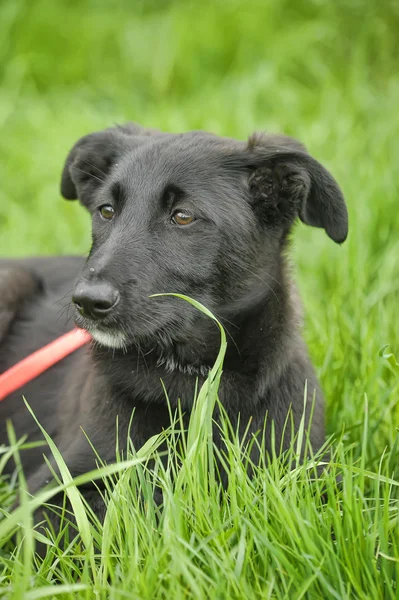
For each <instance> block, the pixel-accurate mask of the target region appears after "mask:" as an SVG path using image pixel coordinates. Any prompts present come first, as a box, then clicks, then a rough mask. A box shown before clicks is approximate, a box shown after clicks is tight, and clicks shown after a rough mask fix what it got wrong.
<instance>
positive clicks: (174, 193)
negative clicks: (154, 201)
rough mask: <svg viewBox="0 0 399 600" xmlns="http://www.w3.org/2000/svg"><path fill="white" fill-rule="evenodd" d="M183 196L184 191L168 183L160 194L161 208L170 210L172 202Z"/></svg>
mask: <svg viewBox="0 0 399 600" xmlns="http://www.w3.org/2000/svg"><path fill="white" fill-rule="evenodd" d="M183 196H184V191H183V190H182V189H181V188H180V187H179V186H177V185H175V184H173V183H168V184H167V185H165V187H164V189H163V191H162V193H161V203H162V207H163V208H165V209H168V208H170V207H171V205H172V204H173V202H174V201H176V200H178V199H179V198H182V197H183Z"/></svg>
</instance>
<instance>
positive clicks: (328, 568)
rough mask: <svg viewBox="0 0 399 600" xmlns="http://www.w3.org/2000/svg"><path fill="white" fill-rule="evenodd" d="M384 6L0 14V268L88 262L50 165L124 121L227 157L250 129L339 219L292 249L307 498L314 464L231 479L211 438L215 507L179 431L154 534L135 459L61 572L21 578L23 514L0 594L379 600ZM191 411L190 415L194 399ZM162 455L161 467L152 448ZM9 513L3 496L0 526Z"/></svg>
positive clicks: (389, 266)
mask: <svg viewBox="0 0 399 600" xmlns="http://www.w3.org/2000/svg"><path fill="white" fill-rule="evenodd" d="M398 6H399V5H398V3H397V2H394V1H393V0H392V1H389V0H385V1H384V2H381V1H377V0H369V1H367V2H366V1H365V0H363V1H362V0H352V1H350V2H349V0H347V1H345V0H336V1H335V2H323V1H322V0H310V1H309V2H305V0H298V1H295V2H291V1H289V0H248V1H247V2H245V3H244V2H239V1H238V0H226V1H222V0H214V1H211V0H204V2H202V3H199V2H197V3H193V2H190V1H188V2H177V1H175V2H173V1H168V0H164V1H163V2H161V1H159V2H157V1H156V0H146V1H145V2H144V0H143V1H136V2H133V1H128V0H125V1H124V0H121V1H119V2H116V0H115V1H114V0H107V1H106V0H96V1H94V0H86V1H85V2H81V1H77V0H74V1H72V0H68V1H67V0H53V1H52V2H48V1H44V0H30V1H28V0H26V1H23V0H3V1H2V2H1V3H0V84H1V94H0V133H1V135H0V182H1V183H0V254H1V255H19V256H21V255H25V254H35V253H36V254H38V253H41V254H50V253H84V252H87V250H88V248H89V245H90V232H89V221H88V217H87V216H86V215H85V213H84V211H83V209H82V208H80V207H79V206H78V205H77V203H68V202H65V201H62V200H61V198H60V197H59V192H58V185H59V178H60V172H61V168H62V164H63V161H64V159H65V156H66V154H67V152H68V150H69V148H70V147H71V145H72V144H73V143H74V142H75V141H76V139H77V138H78V137H80V136H81V135H83V134H85V133H87V132H90V131H93V130H96V129H101V128H103V127H106V126H109V125H110V124H112V123H113V122H123V121H125V120H136V121H138V122H140V123H142V124H144V125H148V126H154V127H159V128H161V129H165V130H171V131H183V130H187V129H193V128H203V129H208V130H212V131H214V132H216V133H221V134H225V135H232V136H236V137H240V138H244V137H245V136H247V135H248V134H249V133H251V132H252V131H254V130H259V129H265V130H269V131H278V132H285V133H287V134H290V135H292V136H294V137H296V138H298V139H300V140H301V141H303V142H304V143H305V144H306V145H307V146H308V148H309V150H310V152H311V153H312V154H313V155H314V156H316V157H317V158H318V159H319V160H320V161H321V162H323V163H324V164H325V165H326V166H327V167H328V168H329V169H330V170H331V171H332V172H333V174H334V175H335V176H336V178H337V179H338V181H339V182H340V184H341V187H342V189H343V190H344V193H345V196H346V199H347V202H348V207H349V215H350V235H349V238H348V241H347V242H346V243H345V244H344V245H343V246H342V247H337V246H335V245H334V244H333V243H332V242H331V240H329V239H328V238H327V237H326V236H325V234H324V233H323V232H322V231H320V230H314V229H311V228H307V227H305V226H303V225H298V227H297V228H296V230H295V233H294V236H293V237H294V243H293V248H292V256H293V264H294V271H295V274H296V277H297V280H298V282H299V285H300V289H301V294H302V298H303V303H304V309H305V327H304V333H305V337H306V339H307V342H308V344H309V348H310V351H311V355H312V358H313V361H314V364H315V366H316V368H317V371H318V374H319V376H320V379H321V382H322V386H323V389H324V391H325V394H326V397H327V429H328V434H329V435H333V434H335V435H336V438H337V440H338V441H337V442H336V445H335V454H334V458H333V460H332V462H331V465H330V468H329V470H328V474H327V475H325V476H324V478H323V485H324V487H322V483H315V482H313V481H312V472H313V462H309V463H306V464H305V465H304V466H302V467H298V468H297V469H294V470H293V472H292V473H290V472H288V471H287V469H286V466H285V465H284V464H283V463H282V462H281V461H277V460H275V461H273V464H272V466H271V467H269V468H268V469H267V470H262V471H259V472H257V473H256V474H255V477H254V479H253V480H252V481H251V480H249V479H248V478H247V476H246V475H245V469H244V467H243V463H244V462H245V460H244V457H243V456H242V454H243V453H244V454H245V451H244V449H240V447H239V444H238V442H237V441H236V440H234V436H230V443H229V453H228V457H227V458H226V461H227V464H228V467H229V469H230V470H231V473H232V476H231V483H230V488H229V490H228V491H227V493H223V494H220V493H219V492H218V491H217V486H216V483H215V481H214V480H213V479H212V476H211V477H210V479H209V478H208V477H207V475H206V472H207V471H206V469H205V467H204V465H205V464H208V462H209V460H210V458H209V453H212V448H211V447H210V446H209V442H208V437H207V431H208V429H207V427H209V419H208V420H207V419H205V420H204V421H201V422H199V421H196V422H195V423H194V430H193V431H196V432H197V433H198V428H199V430H200V431H202V434H201V435H200V438H199V442H198V445H197V447H196V450H195V452H194V453H193V455H192V456H191V457H184V456H183V457H182V462H181V465H180V466H179V467H178V466H177V465H175V467H173V469H175V470H177V469H178V473H179V476H178V484H176V487H175V489H172V483H171V472H163V471H162V467H161V465H160V463H159V462H158V463H157V464H158V471H157V473H158V478H160V480H161V485H162V487H163V489H164V492H165V498H166V500H165V509H164V511H163V513H162V515H157V513H156V508H155V507H154V506H153V504H152V502H151V489H152V486H153V485H154V479H153V477H154V476H153V475H151V473H150V472H148V471H147V470H146V468H145V462H144V463H143V462H142V461H143V460H144V461H145V459H146V458H147V457H148V455H149V454H150V453H151V452H152V449H151V448H146V449H144V450H143V452H142V455H141V456H140V457H139V458H137V456H135V455H131V456H130V455H129V457H128V458H127V459H128V460H131V461H136V462H137V461H139V463H140V464H137V465H136V466H131V465H130V467H129V468H127V467H126V465H125V464H123V463H121V464H120V465H117V466H116V467H115V469H116V471H117V473H113V477H114V478H116V479H117V481H118V483H117V485H116V488H115V492H113V493H112V498H113V500H112V502H111V503H110V510H109V512H108V516H107V520H106V523H105V525H104V529H105V531H104V529H103V528H102V527H101V526H100V525H99V524H98V523H96V522H95V521H93V519H92V518H91V517H90V513H89V511H87V510H85V509H84V508H83V507H82V504H81V502H79V499H77V500H76V503H75V510H77V511H78V513H79V516H80V519H81V521H80V522H81V534H82V535H81V538H78V540H77V541H76V542H74V543H72V541H71V546H70V548H69V549H67V550H66V551H65V552H63V551H62V550H61V549H60V546H59V545H57V543H56V544H55V545H53V546H51V547H50V548H49V554H48V557H47V558H46V559H45V560H44V561H40V560H38V559H36V560H35V562H32V561H31V548H32V546H33V541H34V538H33V533H32V531H31V527H30V516H29V514H30V512H29V506H30V505H29V502H31V501H30V500H29V499H28V498H25V501H24V505H23V506H24V508H23V509H22V512H21V513H20V518H21V519H22V522H23V523H24V527H25V529H24V536H25V537H24V540H25V541H24V542H23V543H22V541H21V544H20V546H19V547H18V550H17V552H16V553H14V554H12V555H10V554H9V552H8V549H9V546H7V547H5V548H4V550H3V551H2V553H1V554H0V586H2V588H1V587H0V595H1V592H2V591H3V592H4V594H6V595H8V597H10V598H13V599H14V598H15V599H19V598H26V599H29V598H31V599H33V598H41V597H45V596H44V594H45V593H47V594H48V596H49V597H51V596H54V597H55V595H56V594H57V597H61V598H77V597H79V598H94V597H99V598H103V597H104V598H105V597H107V598H115V599H119V598H121V599H122V598H128V597H129V598H131V597H133V598H151V599H152V598H207V597H211V598H226V597H232V598H247V597H248V598H289V599H291V598H365V599H366V598H367V599H368V598H373V599H374V598H377V599H378V598H381V599H385V598H389V599H390V598H396V597H397V595H398V593H399V592H398V591H397V587H395V586H396V585H397V584H396V582H397V580H398V579H399V542H398V540H399V516H398V498H399V493H398V485H399V456H398V451H399V447H398V444H399V441H398V424H399V376H398V372H397V370H396V368H395V366H394V362H393V361H391V362H390V361H389V360H388V359H384V358H383V357H381V356H379V350H380V348H381V347H382V346H384V345H385V344H390V351H391V352H393V353H394V354H395V355H396V356H399V341H398V340H399V335H398V334H399V316H398V315H399V308H398V307H399V301H398V300H399V259H398V257H399V210H398V184H397V165H398V164H399V144H398V142H397V140H398V139H399V120H398V117H397V104H398V97H399V71H398V68H397V56H398V50H399V42H398V39H399V38H398V35H397V31H398V29H399V8H398ZM391 363H392V364H391ZM202 400H203V402H204V403H205V404H204V405H206V406H209V403H212V402H213V401H215V390H213V391H212V393H208V394H205V396H204V397H203V398H202ZM28 401H29V398H28ZM197 416H198V415H197ZM175 428H178V423H177V424H176V427H175ZM208 433H209V431H208ZM201 436H202V437H201ZM189 438H190V434H189V433H188V434H187V440H188V439H189ZM168 440H169V441H168V444H169V447H170V450H171V454H172V455H173V453H176V452H177V448H176V435H175V434H174V433H173V430H172V432H170V434H169V436H168ZM137 450H138V449H137ZM14 451H15V447H14ZM179 452H180V451H179ZM295 452H296V446H295V445H294V446H293V449H292V456H291V459H292V460H293V461H295ZM5 456H6V454H0V469H1V468H2V461H3V460H4V457H5ZM140 461H141V462H140ZM210 462H212V461H210ZM134 464H136V463H134ZM109 468H110V467H109V466H106V467H104V471H105V472H107V469H109ZM173 469H172V467H171V470H172V471H173ZM337 472H340V473H342V480H343V481H342V485H341V486H339V487H337V486H336V485H335V479H334V477H335V474H336V473H337ZM118 473H119V474H118ZM103 474H104V473H103ZM19 484H20V485H22V488H23V481H20V482H19ZM12 485H16V482H15V481H13V482H12ZM63 485H65V484H63ZM67 485H69V488H68V489H70V490H72V489H75V490H76V488H74V486H73V485H72V484H71V483H69V484H67ZM139 488H140V489H141V490H142V496H143V497H144V503H143V502H142V501H139V500H138V494H137V490H138V489H139ZM323 490H324V491H325V496H326V497H327V500H326V502H325V503H324V504H323V503H322V499H321V496H322V491H323ZM43 493H45V492H43ZM9 494H10V488H9V486H5V485H4V484H3V486H2V487H1V488H0V504H1V505H2V506H4V507H7V506H9ZM72 494H73V492H72ZM75 498H78V496H76V494H75ZM10 519H11V521H10ZM11 525H12V517H9V518H8V519H3V521H1V522H0V533H1V535H2V536H3V540H5V539H6V538H7V536H8V530H9V528H10V527H11ZM82 540H84V541H82ZM7 548H8V549H7ZM54 556H56V557H57V558H56V559H55V560H54V561H52V560H51V559H52V557H54ZM76 556H81V560H76ZM54 582H57V583H59V584H60V585H59V586H58V587H51V588H50V589H49V586H51V585H52V584H53V583H54ZM10 586H12V588H13V589H12V591H11V587H10ZM63 586H64V587H63ZM44 589H47V592H44V591H43V590H44ZM94 593H96V596H95V595H94Z"/></svg>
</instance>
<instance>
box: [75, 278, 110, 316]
mask: <svg viewBox="0 0 399 600" xmlns="http://www.w3.org/2000/svg"><path fill="white" fill-rule="evenodd" d="M72 302H73V303H74V305H75V306H76V308H77V309H78V311H79V312H80V314H81V315H82V316H83V317H89V318H91V319H103V318H104V317H106V316H107V315H109V313H110V312H111V311H112V310H113V308H114V307H115V306H116V305H117V304H118V302H119V292H118V290H117V289H115V288H114V287H113V286H112V285H111V284H110V283H108V282H106V281H103V282H95V283H94V282H93V283H88V282H84V283H80V284H78V285H77V287H76V290H75V293H74V294H73V296H72Z"/></svg>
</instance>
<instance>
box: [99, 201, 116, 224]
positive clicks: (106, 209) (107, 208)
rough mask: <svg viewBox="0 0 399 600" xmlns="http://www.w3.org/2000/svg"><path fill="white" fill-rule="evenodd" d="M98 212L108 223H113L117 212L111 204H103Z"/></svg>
mask: <svg viewBox="0 0 399 600" xmlns="http://www.w3.org/2000/svg"><path fill="white" fill-rule="evenodd" d="M98 210H99V213H100V215H101V216H102V218H103V219H105V220H106V221H111V219H113V218H114V216H115V211H114V209H113V208H112V206H111V205H110V204H103V206H100V208H99V209H98Z"/></svg>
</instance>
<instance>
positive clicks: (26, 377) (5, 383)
mask: <svg viewBox="0 0 399 600" xmlns="http://www.w3.org/2000/svg"><path fill="white" fill-rule="evenodd" d="M91 339H92V338H91V335H90V333H89V332H88V331H84V329H73V330H72V331H70V332H69V333H65V335H62V336H61V337H59V338H57V339H56V340H54V341H53V342H50V344H47V346H43V348H40V349H39V350H36V352H33V353H32V354H30V355H29V356H27V357H26V358H24V359H23V360H21V361H20V362H18V363H17V364H16V365H14V366H13V367H11V368H10V369H7V371H5V372H4V373H2V375H0V402H1V401H2V400H4V399H5V398H7V396H9V395H10V394H12V393H13V392H15V391H16V390H18V389H19V388H20V387H22V386H23V385H25V384H26V383H29V381H32V379H35V377H38V376H39V375H41V374H42V373H43V372H44V371H47V369H49V368H50V367H52V366H53V365H55V364H56V363H57V362H59V361H60V360H62V359H63V358H65V357H66V356H68V354H71V353H72V352H74V351H75V350H77V349H78V348H81V347H82V346H84V345H85V344H88V343H89V342H90V340H91Z"/></svg>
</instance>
